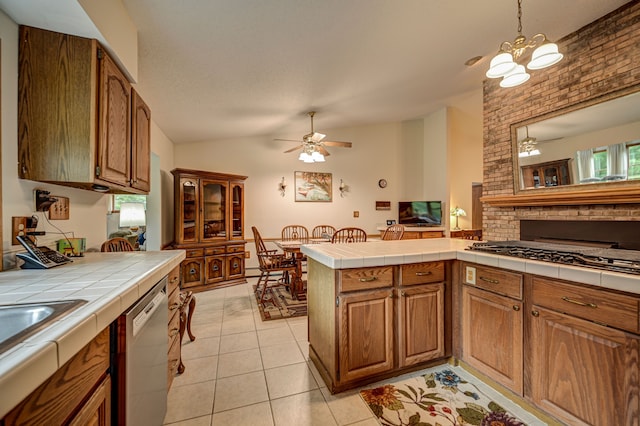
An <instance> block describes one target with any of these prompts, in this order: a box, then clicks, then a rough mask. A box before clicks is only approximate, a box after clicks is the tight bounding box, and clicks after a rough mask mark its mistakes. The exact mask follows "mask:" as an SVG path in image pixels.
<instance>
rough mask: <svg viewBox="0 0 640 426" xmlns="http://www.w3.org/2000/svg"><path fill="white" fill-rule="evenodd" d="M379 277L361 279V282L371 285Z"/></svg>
mask: <svg viewBox="0 0 640 426" xmlns="http://www.w3.org/2000/svg"><path fill="white" fill-rule="evenodd" d="M377 279H378V277H366V278H360V282H361V283H370V282H371V281H375V280H377Z"/></svg>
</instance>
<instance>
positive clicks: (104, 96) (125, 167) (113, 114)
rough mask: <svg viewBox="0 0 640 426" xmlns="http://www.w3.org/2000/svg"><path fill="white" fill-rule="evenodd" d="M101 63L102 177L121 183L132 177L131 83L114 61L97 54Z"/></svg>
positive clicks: (99, 148) (99, 140)
mask: <svg viewBox="0 0 640 426" xmlns="http://www.w3.org/2000/svg"><path fill="white" fill-rule="evenodd" d="M98 55H99V56H98V57H99V58H101V59H100V60H101V63H100V109H99V113H100V137H99V139H98V151H99V154H98V169H97V170H96V175H97V176H98V177H99V178H100V179H104V180H107V181H109V182H113V183H116V184H118V185H122V186H128V185H129V178H130V176H131V84H129V81H128V80H127V78H126V77H125V76H124V74H123V73H122V72H121V71H120V70H119V69H118V66H117V65H116V64H115V63H114V62H113V60H112V59H111V58H110V57H109V56H107V55H105V54H104V53H99V54H98Z"/></svg>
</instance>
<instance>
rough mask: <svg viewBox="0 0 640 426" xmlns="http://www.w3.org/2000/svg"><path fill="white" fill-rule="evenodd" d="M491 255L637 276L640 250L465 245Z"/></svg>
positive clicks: (509, 243)
mask: <svg viewBox="0 0 640 426" xmlns="http://www.w3.org/2000/svg"><path fill="white" fill-rule="evenodd" d="M467 249H468V250H473V251H482V252H486V253H491V254H497V255H503V256H511V257H518V258H521V259H529V260H539V261H543V262H552V263H560V264H564V265H575V266H584V267H588V268H595V269H602V270H607V271H615V272H623V273H627V274H636V275H640V252H637V251H629V250H617V249H601V248H593V247H584V246H575V245H574V246H568V245H561V244H546V243H536V242H529V241H526V242H525V241H493V242H492V241H488V242H480V243H474V244H473V245H472V246H469V247H468V248H467Z"/></svg>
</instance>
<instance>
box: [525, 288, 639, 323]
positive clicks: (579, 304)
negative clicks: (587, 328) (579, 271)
mask: <svg viewBox="0 0 640 426" xmlns="http://www.w3.org/2000/svg"><path fill="white" fill-rule="evenodd" d="M532 289H533V291H532V301H533V304H534V305H537V306H544V307H546V308H550V309H553V310H555V311H559V312H564V313H566V314H568V315H573V316H576V317H579V318H583V319H586V320H590V321H595V322H597V323H600V324H606V325H610V326H612V327H616V328H620V329H623V330H626V331H630V332H632V333H635V334H638V333H639V332H640V327H639V325H638V308H639V306H640V305H639V300H640V299H638V298H636V297H633V296H626V295H623V294H616V293H610V292H607V291H604V290H598V289H593V288H588V287H583V286H580V285H572V284H567V283H563V282H558V281H553V280H549V279H544V278H537V277H534V278H533V279H532Z"/></svg>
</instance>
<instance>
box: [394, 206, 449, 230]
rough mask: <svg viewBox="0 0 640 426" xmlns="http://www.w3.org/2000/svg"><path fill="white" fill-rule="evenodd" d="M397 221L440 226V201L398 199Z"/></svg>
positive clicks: (416, 224)
mask: <svg viewBox="0 0 640 426" xmlns="http://www.w3.org/2000/svg"><path fill="white" fill-rule="evenodd" d="M398 223H399V224H401V225H408V226H442V202H441V201H400V202H399V205H398Z"/></svg>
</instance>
